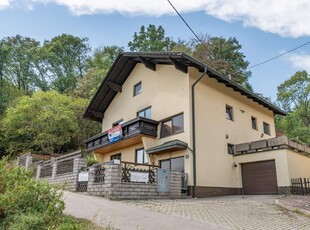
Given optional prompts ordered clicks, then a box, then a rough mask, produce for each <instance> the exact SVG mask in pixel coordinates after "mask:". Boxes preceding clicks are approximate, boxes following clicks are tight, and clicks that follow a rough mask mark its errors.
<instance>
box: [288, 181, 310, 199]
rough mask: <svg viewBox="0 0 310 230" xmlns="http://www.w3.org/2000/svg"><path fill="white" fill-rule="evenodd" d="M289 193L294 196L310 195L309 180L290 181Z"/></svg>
mask: <svg viewBox="0 0 310 230" xmlns="http://www.w3.org/2000/svg"><path fill="white" fill-rule="evenodd" d="M291 193H292V194H294V195H310V179H309V178H293V179H291Z"/></svg>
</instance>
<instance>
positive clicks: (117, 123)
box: [112, 119, 123, 128]
mask: <svg viewBox="0 0 310 230" xmlns="http://www.w3.org/2000/svg"><path fill="white" fill-rule="evenodd" d="M122 123H123V119H120V120H118V121H115V122H114V123H113V124H112V127H113V128H114V127H115V126H118V125H121V124H122Z"/></svg>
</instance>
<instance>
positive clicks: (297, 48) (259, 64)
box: [248, 42, 310, 69]
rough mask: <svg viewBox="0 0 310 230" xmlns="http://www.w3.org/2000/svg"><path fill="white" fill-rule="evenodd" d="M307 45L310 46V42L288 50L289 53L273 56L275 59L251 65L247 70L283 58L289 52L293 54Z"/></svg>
mask: <svg viewBox="0 0 310 230" xmlns="http://www.w3.org/2000/svg"><path fill="white" fill-rule="evenodd" d="M308 44H310V42H306V43H304V44H302V45H300V46H297V47H296V48H294V49H291V50H289V51H287V52H285V53H283V54H280V55H278V56H275V57H273V58H270V59H267V60H265V61H262V62H260V63H258V64H255V65H252V66H250V67H248V69H252V68H254V67H257V66H260V65H262V64H265V63H267V62H270V61H272V60H274V59H277V58H279V57H282V56H284V55H286V54H288V53H290V52H293V51H294V50H297V49H299V48H301V47H303V46H306V45H308Z"/></svg>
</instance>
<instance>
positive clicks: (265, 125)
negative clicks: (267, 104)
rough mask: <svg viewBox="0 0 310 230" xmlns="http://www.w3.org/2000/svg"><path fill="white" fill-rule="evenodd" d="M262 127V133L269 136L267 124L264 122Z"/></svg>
mask: <svg viewBox="0 0 310 230" xmlns="http://www.w3.org/2000/svg"><path fill="white" fill-rule="evenodd" d="M263 126H264V133H265V134H268V135H270V126H269V124H268V123H266V122H264V123H263Z"/></svg>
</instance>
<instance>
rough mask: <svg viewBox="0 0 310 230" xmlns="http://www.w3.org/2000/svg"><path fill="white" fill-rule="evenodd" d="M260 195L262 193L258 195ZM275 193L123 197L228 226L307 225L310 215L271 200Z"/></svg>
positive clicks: (136, 202) (172, 213) (181, 215)
mask: <svg viewBox="0 0 310 230" xmlns="http://www.w3.org/2000/svg"><path fill="white" fill-rule="evenodd" d="M261 197H262V196H261ZM274 201H275V197H272V198H271V199H270V198H268V199H267V201H266V200H264V198H259V199H252V198H248V197H247V196H246V197H245V198H242V196H230V197H223V198H221V197H218V198H204V199H186V200H184V199H183V200H182V199H181V200H144V201H141V200H135V201H123V202H126V203H129V204H132V205H135V206H139V207H142V208H146V209H150V210H154V211H157V212H161V213H165V214H168V215H172V216H177V217H181V218H185V219H191V220H195V221H198V222H202V223H211V224H214V225H217V226H219V227H223V228H229V229H258V230H259V229H268V230H276V229H310V219H309V218H308V217H306V216H304V215H300V214H298V213H295V212H288V211H286V210H284V209H283V208H280V207H278V206H276V205H275V204H274Z"/></svg>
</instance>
